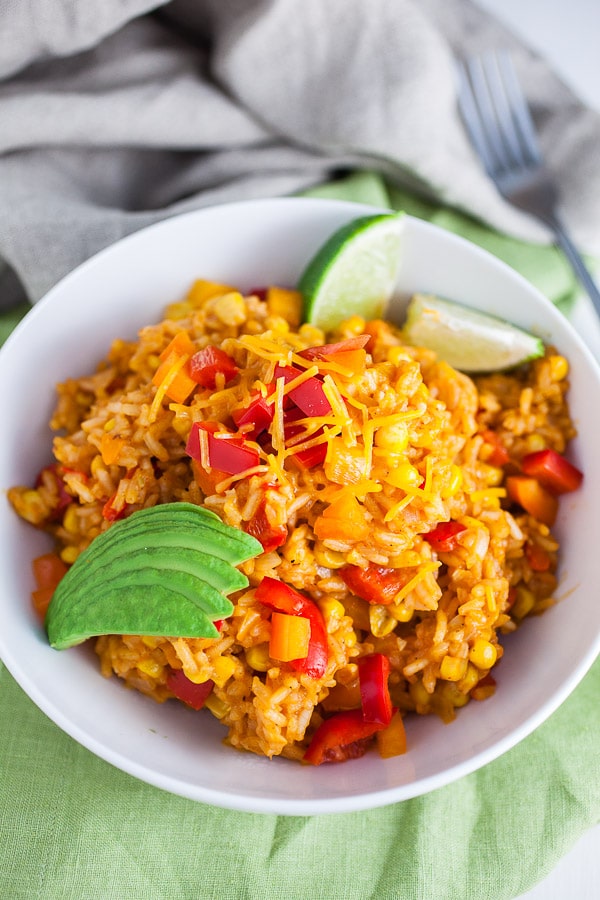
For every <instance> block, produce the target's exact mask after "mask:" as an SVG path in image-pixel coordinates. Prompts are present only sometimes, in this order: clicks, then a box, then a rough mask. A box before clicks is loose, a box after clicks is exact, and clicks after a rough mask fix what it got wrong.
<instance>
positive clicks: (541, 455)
mask: <svg viewBox="0 0 600 900" xmlns="http://www.w3.org/2000/svg"><path fill="white" fill-rule="evenodd" d="M521 466H522V468H523V472H524V473H525V475H530V476H531V477H532V478H537V480H538V481H539V483H540V484H541V485H542V486H543V487H545V488H546V490H548V491H550V492H551V493H553V494H568V493H569V492H570V491H576V490H577V488H578V487H579V486H580V485H581V482H582V481H583V472H581V471H580V470H579V469H577V468H576V467H575V466H574V465H573V464H572V463H570V462H569V461H568V459H565V457H564V456H562V455H561V454H560V453H557V452H556V450H552V449H550V448H548V449H546V450H538V451H536V452H535V453H528V454H527V456H524V457H523V459H522V460H521Z"/></svg>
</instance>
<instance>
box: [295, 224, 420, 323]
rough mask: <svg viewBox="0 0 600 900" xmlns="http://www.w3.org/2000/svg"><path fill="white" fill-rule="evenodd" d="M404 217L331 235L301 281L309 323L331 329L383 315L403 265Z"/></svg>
mask: <svg viewBox="0 0 600 900" xmlns="http://www.w3.org/2000/svg"><path fill="white" fill-rule="evenodd" d="M403 216H404V214H403V213H381V214H378V215H373V216H363V217H361V218H359V219H354V220H353V221H351V222H348V223H347V224H346V225H344V226H343V227H342V228H340V229H339V230H338V231H336V232H334V234H332V236H331V237H330V238H329V240H327V241H326V242H325V244H323V246H322V247H321V249H320V250H319V251H318V252H317V253H316V255H315V256H314V257H313V258H312V259H311V261H310V262H309V263H308V265H307V267H306V269H305V270H304V272H303V274H302V276H301V278H300V281H299V283H298V289H299V291H300V292H301V294H302V295H303V297H304V321H305V322H310V323H311V324H312V325H316V326H317V327H318V328H322V329H323V330H324V331H330V330H331V329H332V328H335V326H336V325H339V323H340V322H341V321H342V320H343V319H347V318H349V317H350V316H352V315H359V316H363V317H364V318H365V319H375V318H378V317H380V316H382V315H383V314H384V312H385V308H386V305H387V302H388V300H389V298H390V296H391V294H392V292H393V290H394V285H395V283H396V278H397V275H398V268H399V265H400V247H401V239H402V219H403Z"/></svg>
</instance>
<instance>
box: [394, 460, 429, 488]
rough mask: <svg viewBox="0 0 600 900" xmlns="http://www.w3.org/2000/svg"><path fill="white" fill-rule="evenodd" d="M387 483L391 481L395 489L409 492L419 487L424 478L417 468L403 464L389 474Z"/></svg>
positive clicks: (407, 463)
mask: <svg viewBox="0 0 600 900" xmlns="http://www.w3.org/2000/svg"><path fill="white" fill-rule="evenodd" d="M386 481H389V483H390V484H393V485H394V487H398V488H402V490H403V491H407V492H409V491H412V490H414V489H415V488H418V487H419V485H420V484H421V482H422V481H423V477H422V475H421V473H420V472H419V470H418V469H417V468H416V467H415V466H413V465H411V464H410V463H409V462H401V463H399V464H398V466H397V467H396V468H394V469H392V471H391V472H389V474H388V475H387V477H386Z"/></svg>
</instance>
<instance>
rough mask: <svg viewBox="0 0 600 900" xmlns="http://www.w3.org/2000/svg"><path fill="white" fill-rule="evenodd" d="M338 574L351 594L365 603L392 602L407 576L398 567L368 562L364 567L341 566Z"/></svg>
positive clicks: (405, 582)
mask: <svg viewBox="0 0 600 900" xmlns="http://www.w3.org/2000/svg"><path fill="white" fill-rule="evenodd" d="M338 574H339V575H340V576H341V578H342V579H343V580H344V583H345V584H346V585H347V587H349V588H350V590H351V591H352V593H353V594H356V596H357V597H360V598H361V599H362V600H366V601H367V603H377V604H383V605H384V606H385V605H387V604H389V603H393V602H394V598H395V597H396V594H397V593H398V591H400V590H401V589H402V588H403V587H404V586H405V585H406V584H407V580H408V579H407V578H406V575H405V574H404V572H403V571H402V570H400V569H390V568H388V567H387V566H376V565H374V564H373V563H370V564H369V565H368V566H367V567H366V569H361V567H360V566H343V567H342V568H341V569H338Z"/></svg>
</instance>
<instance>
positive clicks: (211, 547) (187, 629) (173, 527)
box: [46, 503, 262, 649]
mask: <svg viewBox="0 0 600 900" xmlns="http://www.w3.org/2000/svg"><path fill="white" fill-rule="evenodd" d="M190 534H191V535H192V537H190ZM199 542H200V546H199ZM261 552H262V546H261V545H260V543H259V542H258V541H257V540H255V538H253V537H252V536H251V535H248V534H245V533H244V532H241V531H239V530H238V529H236V528H232V527H231V526H230V525H226V524H225V523H224V522H222V521H221V519H219V517H218V516H217V515H216V514H215V513H212V512H210V511H209V510H205V509H203V508H202V507H199V506H195V505H194V504H191V503H166V504H162V505H160V506H156V507H152V508H151V509H148V510H140V511H139V512H135V513H132V515H131V516H129V517H128V518H127V519H123V520H121V521H119V522H116V523H115V524H114V525H112V526H111V527H110V528H109V529H108V531H106V532H103V533H102V534H100V535H99V536H98V537H97V538H95V539H94V540H93V541H92V543H91V544H90V546H89V547H88V548H87V549H86V550H84V551H83V553H81V554H80V556H79V557H78V558H77V560H76V561H75V563H74V564H73V566H72V567H71V568H70V569H69V571H68V572H67V574H66V575H65V576H64V578H63V579H62V581H61V582H60V584H59V585H58V587H57V588H56V590H55V592H54V595H53V597H52V600H51V602H50V605H49V607H48V612H47V614H46V628H47V631H48V637H49V639H50V643H51V644H52V646H53V647H55V648H56V649H64V648H66V647H70V646H72V645H73V644H76V643H80V642H81V641H84V640H86V639H87V638H89V637H93V636H94V635H100V634H142V635H156V636H165V637H167V636H168V637H210V638H215V637H217V636H218V631H217V629H216V628H215V626H214V625H213V623H212V620H215V619H223V618H226V617H227V616H230V615H231V613H232V612H233V604H232V603H231V601H230V600H229V599H227V597H226V596H225V595H226V594H230V593H232V591H238V590H241V589H242V588H244V587H246V586H247V585H248V579H247V578H246V576H245V575H244V574H243V573H242V572H240V571H239V570H238V569H236V568H235V567H234V566H233V565H232V564H231V561H230V560H231V559H235V560H236V561H238V563H241V562H244V561H245V560H247V559H250V558H251V557H253V556H257V555H258V554H259V553H261Z"/></svg>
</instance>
